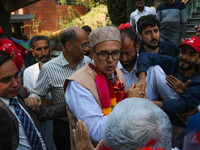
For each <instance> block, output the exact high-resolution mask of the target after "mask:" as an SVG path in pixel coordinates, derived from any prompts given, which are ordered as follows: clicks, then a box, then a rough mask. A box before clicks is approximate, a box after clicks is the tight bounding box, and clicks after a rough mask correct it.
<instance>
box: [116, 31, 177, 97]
mask: <svg viewBox="0 0 200 150" xmlns="http://www.w3.org/2000/svg"><path fill="white" fill-rule="evenodd" d="M120 33H121V41H122V51H123V54H122V57H121V58H120V63H121V65H122V66H121V67H119V69H121V71H122V72H123V74H124V77H125V80H126V90H128V89H129V88H130V86H131V83H132V82H134V83H137V82H138V77H137V76H136V72H137V60H138V58H139V54H138V51H139V47H140V46H139V44H137V35H136V33H135V32H134V31H132V30H130V29H123V30H120ZM119 66H120V65H119ZM165 78H166V74H165V73H164V71H163V70H162V69H161V67H160V66H154V67H151V68H149V69H148V72H147V77H146V82H147V87H146V94H147V98H148V99H150V100H158V98H159V96H161V98H162V99H174V100H176V99H177V97H178V94H177V93H176V92H175V91H174V90H172V89H171V88H170V87H169V86H168V85H167V84H166V82H167V81H166V79H165Z"/></svg>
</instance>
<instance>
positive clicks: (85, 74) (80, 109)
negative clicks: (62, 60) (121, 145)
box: [64, 26, 144, 149]
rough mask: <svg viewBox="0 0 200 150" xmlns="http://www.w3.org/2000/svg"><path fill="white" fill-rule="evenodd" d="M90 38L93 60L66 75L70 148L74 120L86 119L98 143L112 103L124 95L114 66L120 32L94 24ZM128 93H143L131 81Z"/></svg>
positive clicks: (123, 84) (120, 74) (130, 94)
mask: <svg viewBox="0 0 200 150" xmlns="http://www.w3.org/2000/svg"><path fill="white" fill-rule="evenodd" d="M89 42H90V46H91V49H90V53H91V56H92V61H91V62H90V63H89V65H86V66H85V67H83V68H81V69H79V70H77V71H76V72H75V73H74V74H73V75H71V76H70V77H68V78H67V79H66V81H65V84H64V91H65V99H66V102H67V105H68V107H67V113H68V117H69V123H70V129H71V131H70V134H71V142H72V149H74V148H75V147H74V138H73V131H72V129H75V127H76V122H77V120H78V119H80V120H82V121H83V122H85V124H86V126H87V128H88V131H89V135H90V138H91V140H92V142H93V144H97V143H98V142H99V141H100V140H101V139H103V136H104V131H105V125H106V121H107V118H108V116H109V114H110V111H111V110H112V109H111V106H112V108H113V107H114V106H115V105H117V102H119V101H121V100H123V99H124V97H125V95H126V94H125V93H126V92H125V91H124V86H125V79H124V76H123V73H122V72H121V71H120V70H119V69H118V68H116V67H117V63H118V60H119V59H120V55H121V36H120V32H119V31H118V30H117V29H116V28H115V27H111V26H105V27H101V28H97V29H95V30H93V31H92V32H91V33H90V35H89ZM106 89H107V90H106ZM118 95H121V96H120V97H118ZM127 97H144V94H143V93H142V92H141V88H140V87H137V86H136V87H135V88H134V85H133V84H132V86H131V88H130V89H129V90H128V92H127ZM118 98H119V99H118ZM116 99H118V100H119V101H118V100H117V102H116ZM111 101H112V102H111ZM113 101H115V102H116V103H115V102H113Z"/></svg>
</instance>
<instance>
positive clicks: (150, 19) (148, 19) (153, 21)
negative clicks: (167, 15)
mask: <svg viewBox="0 0 200 150" xmlns="http://www.w3.org/2000/svg"><path fill="white" fill-rule="evenodd" d="M148 26H150V27H155V26H158V28H159V27H160V22H159V20H158V19H157V18H156V15H147V16H142V17H140V19H139V20H138V21H137V29H138V32H139V33H140V34H142V30H143V29H145V28H147V27H148Z"/></svg>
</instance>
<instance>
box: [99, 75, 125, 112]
mask: <svg viewBox="0 0 200 150" xmlns="http://www.w3.org/2000/svg"><path fill="white" fill-rule="evenodd" d="M95 80H96V84H97V89H98V93H99V99H100V102H101V108H102V112H103V114H104V115H108V114H110V112H111V111H112V109H113V107H115V106H116V105H117V103H118V102H120V101H121V100H123V99H124V98H126V92H125V87H124V84H123V83H121V82H120V81H119V79H117V82H113V81H112V79H109V80H108V81H106V78H105V76H104V75H103V74H98V75H96V76H95Z"/></svg>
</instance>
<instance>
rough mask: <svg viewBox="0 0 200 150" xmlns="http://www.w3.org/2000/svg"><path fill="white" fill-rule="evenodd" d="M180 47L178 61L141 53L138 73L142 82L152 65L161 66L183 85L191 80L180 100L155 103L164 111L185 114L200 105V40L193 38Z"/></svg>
mask: <svg viewBox="0 0 200 150" xmlns="http://www.w3.org/2000/svg"><path fill="white" fill-rule="evenodd" d="M178 47H179V48H181V50H180V53H179V55H178V59H176V58H172V57H169V56H164V55H159V54H153V53H141V54H140V58H139V60H138V70H137V71H138V73H139V78H140V79H141V80H145V78H143V79H142V76H144V74H145V72H146V71H147V69H148V67H149V66H151V65H160V66H161V67H162V68H163V70H164V71H165V72H166V74H167V75H173V76H175V77H176V78H178V79H179V80H180V81H182V82H183V83H186V81H188V80H189V79H191V83H190V84H189V86H188V89H187V90H186V91H185V92H184V93H183V94H181V95H180V97H179V99H178V100H176V101H171V100H169V99H164V101H157V102H155V101H154V103H155V104H157V105H158V106H160V107H161V108H162V109H163V110H164V111H166V112H170V113H184V112H186V111H189V110H191V109H194V108H195V107H197V106H198V105H199V104H200V100H199V97H200V70H199V68H197V64H198V63H199V60H200V59H199V58H200V54H199V53H200V39H199V38H197V36H193V37H191V38H189V39H188V40H186V41H185V42H184V43H183V44H180V45H179V46H178ZM171 84H172V85H173V84H174V83H171Z"/></svg>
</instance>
